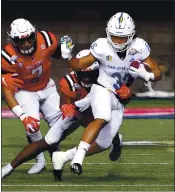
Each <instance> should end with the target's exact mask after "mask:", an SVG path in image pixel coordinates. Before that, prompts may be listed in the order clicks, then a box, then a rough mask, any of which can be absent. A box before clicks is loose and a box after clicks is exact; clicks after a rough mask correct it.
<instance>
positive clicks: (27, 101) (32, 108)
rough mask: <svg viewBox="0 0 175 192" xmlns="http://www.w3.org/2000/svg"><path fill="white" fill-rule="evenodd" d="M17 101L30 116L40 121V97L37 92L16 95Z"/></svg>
mask: <svg viewBox="0 0 175 192" xmlns="http://www.w3.org/2000/svg"><path fill="white" fill-rule="evenodd" d="M15 99H16V100H17V102H18V103H19V105H20V106H21V108H22V110H23V111H24V112H25V113H26V114H27V115H28V116H31V117H34V118H36V119H40V116H39V97H38V96H37V94H36V93H35V92H30V91H25V90H21V91H19V92H17V93H15Z"/></svg>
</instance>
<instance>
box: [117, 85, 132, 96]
mask: <svg viewBox="0 0 175 192" xmlns="http://www.w3.org/2000/svg"><path fill="white" fill-rule="evenodd" d="M115 92H116V93H117V95H118V96H119V98H120V99H129V98H130V97H131V96H132V91H131V89H130V88H129V87H127V86H126V85H125V84H123V85H122V86H121V87H120V89H119V90H115Z"/></svg>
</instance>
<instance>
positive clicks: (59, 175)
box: [53, 169, 63, 181]
mask: <svg viewBox="0 0 175 192" xmlns="http://www.w3.org/2000/svg"><path fill="white" fill-rule="evenodd" d="M62 172H63V169H60V170H56V169H54V170H53V176H54V179H55V181H61V180H62V179H61V178H62Z"/></svg>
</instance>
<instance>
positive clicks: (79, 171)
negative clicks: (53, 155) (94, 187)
mask: <svg viewBox="0 0 175 192" xmlns="http://www.w3.org/2000/svg"><path fill="white" fill-rule="evenodd" d="M70 170H71V172H73V173H76V174H77V175H81V174H82V172H83V169H82V166H81V165H80V164H79V163H73V164H72V165H71V167H70Z"/></svg>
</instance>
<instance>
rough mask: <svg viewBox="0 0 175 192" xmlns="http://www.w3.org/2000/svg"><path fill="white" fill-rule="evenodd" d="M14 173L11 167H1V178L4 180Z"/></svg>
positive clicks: (8, 165)
mask: <svg viewBox="0 0 175 192" xmlns="http://www.w3.org/2000/svg"><path fill="white" fill-rule="evenodd" d="M13 171H14V169H13V167H12V166H11V165H10V163H9V164H7V165H5V166H4V167H2V171H1V178H2V179H3V178H5V177H7V176H9V175H11V173H12V172H13Z"/></svg>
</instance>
